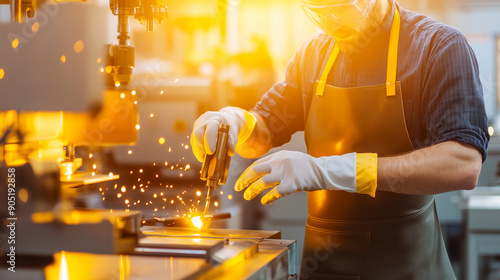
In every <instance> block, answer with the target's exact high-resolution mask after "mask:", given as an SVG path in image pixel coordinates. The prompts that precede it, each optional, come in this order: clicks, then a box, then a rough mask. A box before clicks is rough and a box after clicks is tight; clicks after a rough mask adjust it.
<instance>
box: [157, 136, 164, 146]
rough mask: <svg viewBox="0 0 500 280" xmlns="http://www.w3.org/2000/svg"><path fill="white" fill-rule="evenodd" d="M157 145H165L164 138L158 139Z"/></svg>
mask: <svg viewBox="0 0 500 280" xmlns="http://www.w3.org/2000/svg"><path fill="white" fill-rule="evenodd" d="M158 143H160V145H163V144H165V138H163V137H160V139H158Z"/></svg>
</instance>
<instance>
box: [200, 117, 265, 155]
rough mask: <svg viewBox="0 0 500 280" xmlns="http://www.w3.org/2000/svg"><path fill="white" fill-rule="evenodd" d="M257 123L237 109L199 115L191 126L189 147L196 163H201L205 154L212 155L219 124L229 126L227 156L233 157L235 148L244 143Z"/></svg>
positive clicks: (254, 119)
mask: <svg viewBox="0 0 500 280" xmlns="http://www.w3.org/2000/svg"><path fill="white" fill-rule="evenodd" d="M256 122H257V120H256V118H255V117H254V116H253V115H252V114H250V113H249V112H248V111H245V110H243V109H240V108H237V107H225V108H222V109H221V110H220V111H218V112H214V111H209V112H206V113H204V114H203V115H201V116H200V117H199V118H198V119H197V120H196V121H195V122H194V125H193V132H192V133H191V147H192V148H193V153H194V155H195V156H196V158H197V159H198V161H200V162H201V161H203V159H204V157H205V154H209V155H211V154H213V153H214V152H215V147H216V145H217V133H218V130H219V126H220V124H221V123H225V124H228V125H229V133H228V141H227V142H228V146H229V147H228V154H229V156H233V155H234V153H235V152H236V150H237V146H238V145H240V144H241V143H243V142H245V141H246V140H247V139H248V137H249V136H250V135H251V134H252V131H253V129H254V127H255V123H256Z"/></svg>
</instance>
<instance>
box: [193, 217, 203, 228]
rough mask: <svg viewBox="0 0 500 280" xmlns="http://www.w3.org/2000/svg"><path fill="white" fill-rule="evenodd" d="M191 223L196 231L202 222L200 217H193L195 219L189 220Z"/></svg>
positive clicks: (201, 225)
mask: <svg viewBox="0 0 500 280" xmlns="http://www.w3.org/2000/svg"><path fill="white" fill-rule="evenodd" d="M191 223H193V226H194V227H196V228H198V229H201V227H203V222H202V221H201V217H200V216H195V217H192V218H191Z"/></svg>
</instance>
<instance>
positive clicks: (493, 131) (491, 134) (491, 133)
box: [488, 126, 495, 136]
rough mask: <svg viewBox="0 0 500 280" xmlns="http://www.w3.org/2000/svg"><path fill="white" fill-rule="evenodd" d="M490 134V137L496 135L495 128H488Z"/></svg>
mask: <svg viewBox="0 0 500 280" xmlns="http://www.w3.org/2000/svg"><path fill="white" fill-rule="evenodd" d="M488 133H489V134H490V136H493V134H494V133H495V129H494V128H493V126H490V127H488Z"/></svg>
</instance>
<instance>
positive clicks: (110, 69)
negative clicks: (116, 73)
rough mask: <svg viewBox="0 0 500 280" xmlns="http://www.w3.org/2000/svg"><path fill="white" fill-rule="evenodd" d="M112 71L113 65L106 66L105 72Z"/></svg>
mask: <svg viewBox="0 0 500 280" xmlns="http://www.w3.org/2000/svg"><path fill="white" fill-rule="evenodd" d="M112 71H113V67H111V66H106V73H108V74H110V73H111V72H112Z"/></svg>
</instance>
